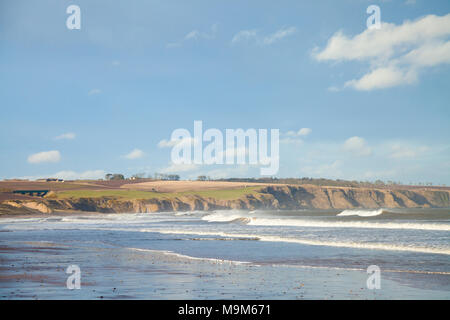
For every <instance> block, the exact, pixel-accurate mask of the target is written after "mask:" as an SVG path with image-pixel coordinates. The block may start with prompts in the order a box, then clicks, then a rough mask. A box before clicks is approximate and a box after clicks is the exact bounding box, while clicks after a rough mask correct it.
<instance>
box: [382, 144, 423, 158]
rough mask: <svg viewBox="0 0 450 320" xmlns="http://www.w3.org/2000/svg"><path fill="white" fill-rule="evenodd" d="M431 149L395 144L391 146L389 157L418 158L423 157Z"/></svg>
mask: <svg viewBox="0 0 450 320" xmlns="http://www.w3.org/2000/svg"><path fill="white" fill-rule="evenodd" d="M428 150H429V148H428V147H426V146H416V147H411V146H405V145H403V144H394V145H391V146H390V154H389V157H390V158H393V159H405V158H417V157H418V156H420V155H422V154H423V153H425V152H426V151H428Z"/></svg>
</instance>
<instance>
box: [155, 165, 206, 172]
mask: <svg viewBox="0 0 450 320" xmlns="http://www.w3.org/2000/svg"><path fill="white" fill-rule="evenodd" d="M198 168H199V166H198V165H196V164H193V163H192V164H174V163H172V164H170V165H169V166H168V167H166V168H163V169H161V170H159V172H160V173H179V172H188V171H194V170H197V169H198Z"/></svg>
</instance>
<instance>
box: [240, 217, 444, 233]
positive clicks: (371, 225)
mask: <svg viewBox="0 0 450 320" xmlns="http://www.w3.org/2000/svg"><path fill="white" fill-rule="evenodd" d="M247 224H248V225H253V226H292V227H312V228H360V229H401V230H429V231H450V225H448V224H438V223H411V222H401V223H399V222H366V221H345V222H344V221H329V222H328V221H313V220H302V219H265V218H251V219H250V220H249V222H248V223H247Z"/></svg>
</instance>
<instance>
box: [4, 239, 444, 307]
mask: <svg viewBox="0 0 450 320" xmlns="http://www.w3.org/2000/svg"><path fill="white" fill-rule="evenodd" d="M73 264H76V265H78V266H79V267H80V269H81V289H79V290H77V289H74V290H70V289H67V288H66V280H67V277H68V276H69V274H66V272H65V271H66V268H67V266H69V265H73ZM367 276H368V275H367V274H366V272H364V271H363V270H339V269H332V268H307V267H299V266H280V265H277V266H274V265H257V264H242V263H235V262H232V261H221V260H216V261H214V260H205V259H192V258H189V257H185V256H180V255H177V254H172V253H170V252H161V251H156V250H133V249H130V248H123V249H122V248H119V249H118V248H98V247H89V246H85V245H83V246H78V245H76V244H74V245H73V246H72V245H70V246H69V245H67V244H65V245H62V244H57V243H52V242H46V241H42V242H40V241H34V242H15V243H11V242H10V243H9V244H8V245H5V244H4V243H3V244H1V246H0V299H404V298H410V299H422V298H424V297H426V298H427V299H432V298H436V299H442V298H445V297H446V298H449V294H448V292H442V291H436V290H427V289H424V288H413V287H408V286H407V284H401V283H399V282H398V281H392V280H390V279H389V276H384V277H383V280H382V283H381V289H380V290H369V289H367V287H366V280H367Z"/></svg>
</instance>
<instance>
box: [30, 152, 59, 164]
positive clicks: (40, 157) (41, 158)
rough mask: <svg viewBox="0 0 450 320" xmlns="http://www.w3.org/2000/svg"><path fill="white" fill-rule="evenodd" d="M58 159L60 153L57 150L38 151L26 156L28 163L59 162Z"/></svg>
mask: <svg viewBox="0 0 450 320" xmlns="http://www.w3.org/2000/svg"><path fill="white" fill-rule="evenodd" d="M59 160H61V154H60V153H59V151H57V150H52V151H43V152H38V153H35V154H32V155H30V156H29V157H28V162H29V163H43V162H59Z"/></svg>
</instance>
